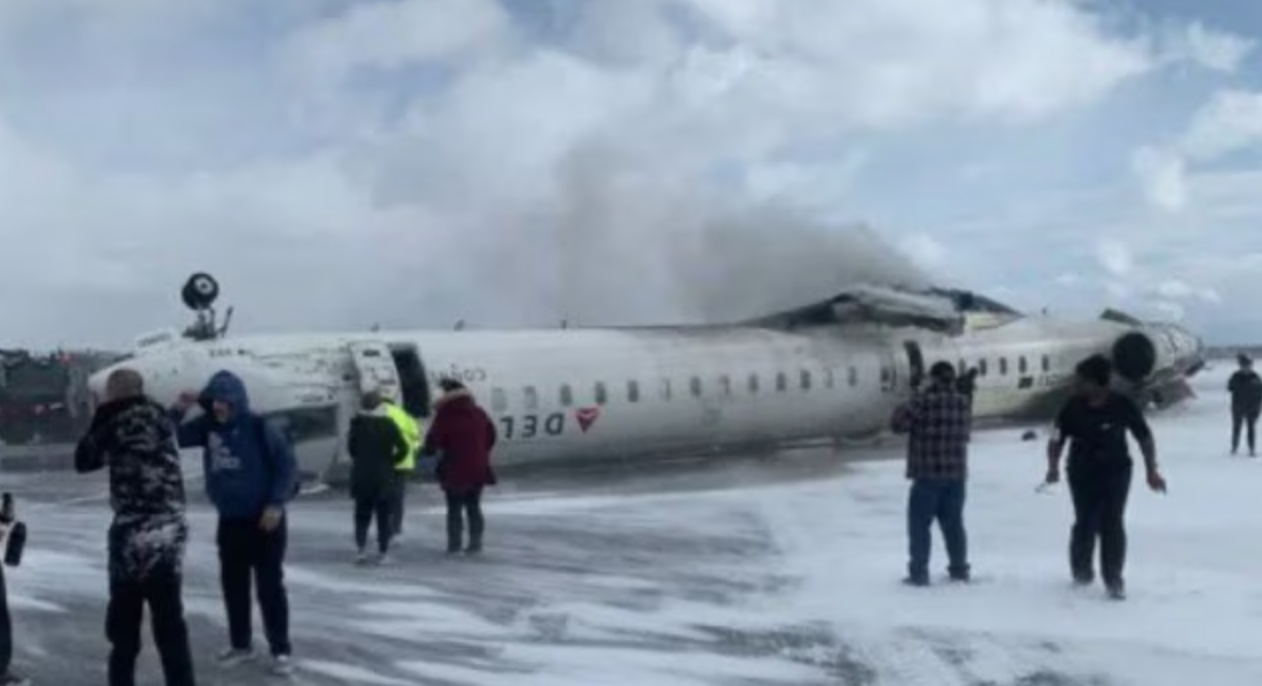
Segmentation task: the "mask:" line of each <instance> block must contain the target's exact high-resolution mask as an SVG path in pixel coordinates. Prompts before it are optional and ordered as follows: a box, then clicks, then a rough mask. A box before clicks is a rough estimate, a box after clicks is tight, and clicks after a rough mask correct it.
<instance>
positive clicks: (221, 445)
mask: <svg viewBox="0 0 1262 686" xmlns="http://www.w3.org/2000/svg"><path fill="white" fill-rule="evenodd" d="M193 404H198V405H200V406H201V409H202V411H203V414H202V415H200V416H198V417H195V418H193V419H191V420H189V421H188V422H184V423H180V424H179V442H180V447H182V448H187V447H201V448H203V453H202V464H203V466H204V470H205V481H206V494H207V496H208V497H209V498H210V501H211V503H213V504H214V506H215V509H216V510H218V511H219V525H218V530H217V531H216V534H215V540H216V543H217V544H218V547H219V580H220V584H221V585H222V587H223V595H224V606H225V610H226V611H227V614H228V634H229V638H230V640H231V644H230V645H229V646H228V647H227V648H226V649H225V650H224V651H223V652H221V653H220V654H219V655H218V660H219V662H220V663H221V664H223V665H225V666H227V665H233V664H237V663H240V662H242V661H244V660H248V659H252V658H253V657H254V648H253V646H252V640H251V633H252V622H251V619H250V605H251V602H250V591H251V588H250V587H251V582H250V577H251V575H253V577H254V580H255V582H256V583H257V584H258V603H259V610H260V611H261V612H262V614H263V627H264V629H265V633H266V635H267V642H268V644H269V647H270V649H271V655H272V660H273V662H272V667H271V669H272V671H273V673H275V674H279V675H287V674H290V673H292V672H293V665H292V662H291V658H290V655H291V645H290V642H289V596H288V593H287V592H286V590H285V583H284V564H285V548H286V544H287V541H288V531H287V522H286V517H285V505H286V504H287V503H288V502H289V500H290V499H292V498H293V496H294V495H295V494H296V493H297V491H298V484H297V479H296V474H297V469H296V467H295V464H294V453H293V449H292V447H291V446H290V445H289V441H288V440H287V439H286V438H285V436H284V435H283V434H282V433H281V431H280V430H279V429H278V428H277V427H276V426H274V425H273V424H272V423H271V422H268V421H265V420H264V419H263V418H262V417H260V416H258V415H256V414H254V413H253V412H252V411H251V410H250V397H249V395H248V394H247V393H246V389H245V384H244V383H242V382H241V379H240V378H238V377H237V376H236V375H235V374H233V373H231V372H228V371H220V372H217V373H215V375H214V376H212V377H211V378H210V381H209V383H207V384H206V388H205V389H203V390H202V392H201V393H199V394H196V395H194V394H191V393H185V394H183V395H182V396H181V398H180V402H179V404H178V405H177V406H176V407H175V408H173V409H172V414H173V416H174V418H175V419H176V421H177V422H182V421H183V418H184V415H185V413H186V412H187V411H188V409H189V408H190V407H191V406H192V405H193Z"/></svg>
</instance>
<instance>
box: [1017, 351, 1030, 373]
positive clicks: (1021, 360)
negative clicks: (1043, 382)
mask: <svg viewBox="0 0 1262 686" xmlns="http://www.w3.org/2000/svg"><path fill="white" fill-rule="evenodd" d="M1029 369H1030V368H1029V365H1027V364H1026V362H1025V355H1022V356H1021V357H1018V358H1017V372H1018V373H1020V374H1024V373H1026V372H1027V371H1029Z"/></svg>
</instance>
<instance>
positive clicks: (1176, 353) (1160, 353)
mask: <svg viewBox="0 0 1262 686" xmlns="http://www.w3.org/2000/svg"><path fill="white" fill-rule="evenodd" d="M1127 323H1130V324H1135V325H1137V326H1136V328H1134V329H1133V330H1131V331H1128V332H1126V333H1124V334H1122V335H1121V336H1118V337H1117V339H1116V340H1114V341H1113V345H1112V347H1111V349H1110V353H1111V354H1110V357H1111V358H1112V360H1113V370H1114V372H1115V373H1116V374H1117V376H1118V377H1120V378H1121V379H1122V380H1124V381H1125V382H1127V385H1128V386H1129V387H1130V389H1131V390H1132V391H1133V392H1135V393H1136V394H1137V395H1138V396H1139V397H1141V398H1142V399H1144V400H1146V401H1151V402H1153V403H1155V404H1156V405H1158V406H1165V405H1167V404H1170V403H1173V402H1177V401H1178V400H1181V399H1183V398H1185V397H1187V396H1188V395H1190V394H1191V389H1190V387H1188V385H1187V378H1188V377H1190V376H1192V375H1193V374H1196V373H1197V372H1198V371H1200V369H1201V368H1202V367H1203V366H1204V365H1205V348H1204V345H1203V344H1202V342H1201V340H1200V339H1199V338H1198V337H1196V336H1195V335H1193V334H1191V333H1190V332H1188V331H1187V330H1186V329H1184V328H1182V327H1180V326H1176V325H1174V324H1162V323H1151V322H1150V323H1142V322H1138V321H1134V320H1132V321H1131V322H1127Z"/></svg>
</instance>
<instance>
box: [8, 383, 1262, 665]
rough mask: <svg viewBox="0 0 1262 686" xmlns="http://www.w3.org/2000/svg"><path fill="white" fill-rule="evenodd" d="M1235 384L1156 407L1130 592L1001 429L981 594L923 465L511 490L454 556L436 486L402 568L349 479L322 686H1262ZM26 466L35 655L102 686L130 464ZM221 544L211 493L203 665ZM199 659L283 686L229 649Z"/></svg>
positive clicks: (26, 636)
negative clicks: (1230, 395) (382, 554)
mask: <svg viewBox="0 0 1262 686" xmlns="http://www.w3.org/2000/svg"><path fill="white" fill-rule="evenodd" d="M1224 383H1225V371H1223V370H1216V371H1214V372H1212V373H1209V374H1206V375H1205V377H1204V378H1203V379H1199V380H1198V382H1197V385H1198V387H1199V390H1200V391H1201V397H1200V398H1199V399H1198V400H1195V401H1193V403H1192V404H1191V405H1190V406H1188V407H1186V408H1183V409H1181V410H1178V411H1175V412H1172V413H1170V414H1168V415H1165V416H1161V417H1158V418H1154V419H1153V424H1154V429H1155V431H1156V435H1157V441H1158V450H1159V455H1160V460H1161V462H1162V464H1163V466H1164V471H1165V473H1166V477H1167V479H1168V481H1169V483H1170V493H1169V495H1165V496H1162V495H1157V494H1152V493H1150V492H1148V491H1147V489H1146V488H1145V487H1144V486H1143V483H1142V479H1141V478H1140V475H1142V470H1139V471H1138V472H1137V478H1136V482H1135V487H1134V488H1133V490H1132V500H1131V503H1132V505H1131V509H1130V513H1129V523H1130V526H1129V530H1130V540H1131V553H1130V560H1129V564H1128V581H1129V589H1130V595H1131V597H1130V599H1129V600H1128V601H1126V602H1125V603H1115V602H1110V601H1106V600H1104V599H1103V597H1102V592H1101V591H1100V590H1099V589H1098V588H1096V589H1091V590H1086V591H1084V590H1077V589H1071V588H1070V586H1069V584H1068V571H1067V563H1066V548H1067V542H1068V531H1069V524H1070V517H1071V511H1070V510H1071V509H1070V506H1069V501H1068V496H1067V494H1066V493H1064V492H1061V491H1059V490H1053V491H1052V492H1049V493H1036V492H1035V490H1034V487H1035V486H1036V485H1037V483H1038V482H1039V480H1040V479H1041V477H1042V474H1043V471H1044V463H1043V457H1042V452H1043V442H1042V439H1041V438H1040V440H1039V441H1036V442H1021V441H1020V440H1019V434H1020V431H1018V430H1013V429H1007V430H996V431H991V432H986V433H979V434H978V435H977V437H976V439H975V443H974V446H973V461H972V465H973V470H972V471H973V477H972V479H971V483H970V493H969V504H968V510H967V521H968V526H969V533H970V536H971V541H970V544H971V550H972V558H973V559H972V562H973V564H974V569H975V572H976V573H977V574H978V575H979V581H978V583H976V584H973V585H971V586H967V587H960V586H951V585H946V584H943V585H941V586H937V587H934V588H929V589H913V588H905V587H903V586H901V585H900V584H899V583H898V581H899V579H900V578H901V577H902V574H903V571H904V568H905V562H906V558H905V548H906V535H905V532H904V528H903V527H904V520H903V513H904V500H905V497H906V488H907V486H906V482H905V481H904V480H903V478H902V465H901V464H899V463H898V462H862V463H856V464H852V465H850V466H848V467H846V468H844V469H838V468H837V466H836V465H834V464H825V465H819V466H818V467H816V468H811V469H804V468H803V467H802V465H801V464H797V463H794V464H788V463H777V462H776V461H772V462H756V463H753V464H749V463H744V464H739V465H731V466H727V465H723V466H719V467H717V468H716V467H712V468H709V469H700V470H694V471H693V472H691V473H686V474H680V473H674V472H669V471H660V472H659V471H654V470H650V472H649V473H647V474H645V475H643V476H639V477H633V476H628V475H621V476H619V477H618V478H623V479H629V480H630V482H629V483H625V484H619V485H618V486H616V487H611V486H610V485H609V484H601V485H600V487H599V488H597V487H595V486H596V484H593V483H591V482H588V483H583V482H581V481H575V482H574V483H571V484H568V485H567V486H566V487H559V486H558V485H557V484H556V483H548V484H535V485H531V484H514V488H513V491H512V492H511V493H501V494H499V495H495V496H491V497H490V499H489V500H490V502H489V504H488V517H489V533H488V545H489V550H488V552H487V553H486V555H485V556H484V557H483V558H482V559H463V558H457V559H449V558H447V557H446V556H444V555H442V554H441V553H440V552H438V551H439V549H440V548H441V545H442V541H441V535H442V534H441V531H442V522H441V515H440V513H439V512H438V510H437V509H436V508H435V507H434V505H435V503H436V498H435V497H434V494H433V493H432V492H426V493H420V494H415V495H414V496H413V497H414V502H415V500H416V499H420V501H421V502H419V503H418V504H417V506H415V507H413V509H412V511H411V512H410V514H409V521H408V529H409V538H408V539H407V540H406V541H405V543H404V546H403V547H402V548H401V549H400V550H399V552H398V560H397V562H396V564H395V565H392V566H390V567H386V568H381V569H359V568H356V567H353V566H352V565H350V564H349V560H350V554H349V553H350V540H349V539H350V513H349V503H348V502H347V501H346V499H345V496H344V495H337V494H327V495H326V496H321V497H315V498H309V499H305V500H303V501H301V502H300V503H298V504H297V505H296V506H295V507H294V510H293V514H292V519H293V521H292V529H291V549H290V556H289V559H290V565H289V569H288V583H289V587H290V590H291V599H292V600H291V602H292V605H293V617H294V634H295V645H296V650H297V651H298V658H299V660H300V674H299V675H298V676H297V677H295V683H298V684H312V685H321V686H322V685H325V684H380V685H384V686H394V685H402V684H431V683H432V684H445V685H452V684H470V685H472V684H486V685H488V686H496V685H498V684H506V685H507V684H540V685H543V684H547V685H548V686H564V685H566V684H611V685H621V684H654V685H663V686H670V685H674V684H679V685H690V684H740V685H742V686H749V685H753V684H759V685H770V684H865V685H866V684H893V685H908V686H915V685H918V684H926V685H929V684H932V685H934V686H953V685H955V684H960V685H967V686H983V685H996V686H997V685H1007V684H1012V685H1014V686H1016V685H1020V686H1039V685H1044V686H1046V685H1066V686H1068V685H1071V684H1090V685H1092V686H1095V685H1106V684H1107V685H1112V684H1118V685H1121V684H1135V685H1136V686H1139V685H1141V684H1142V685H1144V686H1160V685H1161V684H1180V686H1182V685H1183V684H1186V683H1187V682H1189V681H1191V680H1198V681H1199V682H1200V683H1205V684H1214V685H1215V686H1219V685H1221V686H1233V685H1235V684H1241V685H1245V684H1247V685H1250V686H1252V685H1253V684H1258V683H1262V641H1259V639H1258V635H1259V628H1262V621H1260V620H1262V585H1260V584H1258V583H1256V582H1255V578H1256V574H1257V568H1258V567H1259V566H1260V565H1262V553H1258V552H1256V549H1257V546H1256V543H1255V541H1258V540H1262V519H1260V518H1258V517H1256V516H1255V509H1256V506H1255V505H1253V497H1252V496H1253V494H1254V493H1256V492H1258V491H1259V486H1258V485H1257V481H1258V480H1260V479H1262V464H1260V463H1259V461H1255V460H1250V459H1248V458H1232V457H1229V456H1228V455H1227V451H1226V439H1227V428H1228V426H1227V421H1226V406H1225V402H1226V401H1225V398H1224V394H1223V393H1222V391H1221V388H1222V386H1223V385H1224ZM786 475H791V477H786ZM3 478H4V481H5V487H6V488H9V489H12V490H14V491H15V493H17V494H18V497H19V498H20V499H21V500H20V503H21V505H20V507H22V508H23V509H22V514H23V516H24V517H25V518H26V519H27V520H28V522H29V523H30V526H31V542H30V544H29V552H28V558H27V560H26V561H25V562H24V564H23V566H22V567H21V568H20V569H18V570H7V571H8V574H9V586H10V594H11V602H12V605H13V607H14V611H15V615H16V617H15V624H16V631H17V636H18V662H19V665H20V666H21V667H24V668H28V669H29V670H30V671H32V672H34V673H35V674H36V675H37V676H38V677H39V678H40V679H41V680H42V682H43V683H57V684H65V685H66V686H74V685H75V684H89V683H100V682H101V681H102V671H103V666H104V656H105V650H106V646H105V644H104V640H103V637H102V631H101V629H102V621H103V617H104V607H103V599H104V591H105V578H104V570H103V562H104V560H103V546H104V535H103V534H104V528H105V526H106V524H107V516H106V514H105V513H106V504H105V502H104V501H102V500H101V499H100V497H99V494H100V492H101V488H102V481H101V480H100V479H95V480H94V479H92V478H90V477H79V476H73V475H65V474H58V475H45V476H42V477H22V476H18V475H4V476H3ZM532 489H533V492H532ZM212 541H213V520H212V519H211V516H210V514H209V512H207V510H206V507H205V505H204V504H201V503H198V504H197V505H196V506H195V513H194V543H193V546H192V548H191V549H190V553H189V562H188V567H189V579H188V582H187V589H186V596H187V601H186V602H187V608H188V613H189V617H190V623H191V625H192V631H193V635H194V639H195V642H196V643H197V647H198V654H199V655H206V654H209V652H210V651H211V650H213V649H214V648H216V647H217V646H218V645H219V643H220V641H221V640H222V634H223V621H222V609H221V604H220V599H219V595H218V591H217V582H216V577H215V567H216V561H215V552H214V549H213V545H212ZM935 545H936V546H937V547H936V548H935V553H934V554H935V558H934V566H935V567H938V568H941V567H943V566H944V565H945V560H944V557H943V554H942V550H941V547H940V542H935ZM145 659H146V661H147V667H146V669H148V670H149V672H150V674H153V675H154V676H155V677H156V671H154V666H153V663H154V660H153V657H152V655H151V654H146V657H145ZM199 676H200V677H201V682H202V683H203V684H242V685H246V684H253V683H269V680H267V679H265V678H263V677H261V676H256V675H255V674H254V673H252V672H250V671H248V670H247V671H244V672H236V673H233V672H223V671H216V670H213V669H212V668H210V667H209V666H207V665H206V664H205V660H203V661H202V669H201V674H200V675H199Z"/></svg>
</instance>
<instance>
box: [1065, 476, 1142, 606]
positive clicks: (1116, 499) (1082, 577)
mask: <svg viewBox="0 0 1262 686" xmlns="http://www.w3.org/2000/svg"><path fill="white" fill-rule="evenodd" d="M1132 471H1133V467H1132V465H1131V463H1129V462H1126V463H1122V464H1119V465H1107V466H1105V467H1098V466H1097V467H1090V468H1077V469H1075V468H1074V467H1073V466H1072V465H1071V466H1070V469H1069V492H1070V494H1071V495H1072V496H1073V500H1074V527H1073V531H1072V533H1071V534H1070V539H1069V565H1070V569H1071V571H1072V572H1073V575H1074V578H1075V579H1076V580H1078V581H1081V582H1089V581H1091V580H1092V579H1094V578H1095V574H1094V573H1093V572H1092V566H1091V558H1092V557H1093V553H1094V550H1095V540H1096V537H1097V536H1098V537H1099V538H1100V573H1101V576H1103V577H1104V583H1106V584H1109V585H1121V583H1122V581H1123V577H1122V572H1123V568H1124V567H1125V566H1126V523H1125V515H1126V499H1127V497H1128V496H1129V494H1130V488H1131V472H1132Z"/></svg>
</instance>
